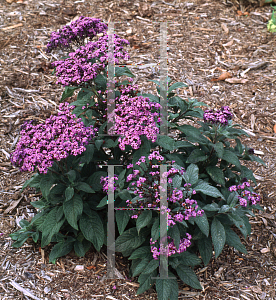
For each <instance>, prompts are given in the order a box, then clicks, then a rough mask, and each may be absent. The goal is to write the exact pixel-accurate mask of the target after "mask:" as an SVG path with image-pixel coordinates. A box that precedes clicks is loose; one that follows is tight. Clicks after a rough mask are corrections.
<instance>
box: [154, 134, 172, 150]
mask: <svg viewBox="0 0 276 300" xmlns="http://www.w3.org/2000/svg"><path fill="white" fill-rule="evenodd" d="M156 143H157V144H158V145H160V146H161V147H163V148H164V149H166V150H169V151H173V150H174V149H175V140H174V139H172V138H170V137H169V136H167V135H159V136H158V137H157V140H156Z"/></svg>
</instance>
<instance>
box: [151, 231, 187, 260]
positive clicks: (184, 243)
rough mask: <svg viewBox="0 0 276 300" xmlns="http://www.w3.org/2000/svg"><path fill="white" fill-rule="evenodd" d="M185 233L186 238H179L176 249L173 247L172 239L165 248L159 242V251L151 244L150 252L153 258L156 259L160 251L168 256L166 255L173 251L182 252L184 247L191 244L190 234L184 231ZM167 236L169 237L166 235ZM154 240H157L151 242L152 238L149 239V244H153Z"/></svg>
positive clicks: (173, 252)
mask: <svg viewBox="0 0 276 300" xmlns="http://www.w3.org/2000/svg"><path fill="white" fill-rule="evenodd" d="M186 235H187V238H183V239H181V240H180V244H179V248H178V250H177V248H176V247H175V245H174V242H173V241H172V242H170V243H168V245H167V248H166V249H165V248H164V246H163V245H162V243H161V246H160V248H159V249H160V251H158V250H157V247H154V246H151V252H152V253H153V258H154V259H156V260H157V259H158V256H159V255H160V253H161V254H163V255H166V256H167V257H168V256H171V255H173V254H175V253H182V252H184V251H186V249H187V248H188V247H190V246H191V244H192V243H191V239H192V236H191V235H190V234H189V233H186ZM168 238H169V239H170V238H171V237H170V236H168ZM156 242H157V241H155V242H153V241H152V239H150V244H151V245H154V244H155V243H156Z"/></svg>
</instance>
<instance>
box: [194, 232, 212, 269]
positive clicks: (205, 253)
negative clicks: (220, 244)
mask: <svg viewBox="0 0 276 300" xmlns="http://www.w3.org/2000/svg"><path fill="white" fill-rule="evenodd" d="M197 244H198V250H199V253H200V256H201V258H202V260H203V263H204V265H205V266H207V265H208V264H209V261H210V259H211V258H212V253H213V248H212V241H211V237H210V236H209V237H205V236H204V237H203V238H201V239H199V240H198V241H197Z"/></svg>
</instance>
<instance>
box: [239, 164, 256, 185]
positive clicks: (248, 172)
mask: <svg viewBox="0 0 276 300" xmlns="http://www.w3.org/2000/svg"><path fill="white" fill-rule="evenodd" d="M244 177H246V178H247V179H250V180H252V181H253V182H254V183H255V184H256V185H257V181H256V178H255V176H254V174H253V172H252V171H251V170H250V169H248V168H247V167H246V166H241V178H244Z"/></svg>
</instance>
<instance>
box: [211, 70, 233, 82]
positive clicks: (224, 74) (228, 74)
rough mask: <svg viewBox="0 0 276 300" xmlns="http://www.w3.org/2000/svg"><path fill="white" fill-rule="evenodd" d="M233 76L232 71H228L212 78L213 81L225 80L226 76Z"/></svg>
mask: <svg viewBox="0 0 276 300" xmlns="http://www.w3.org/2000/svg"><path fill="white" fill-rule="evenodd" d="M231 77H232V75H231V74H230V73H228V72H225V73H222V74H221V75H220V76H219V78H217V79H216V78H213V79H211V81H222V80H225V79H226V78H231Z"/></svg>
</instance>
